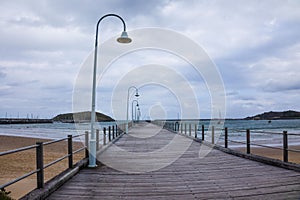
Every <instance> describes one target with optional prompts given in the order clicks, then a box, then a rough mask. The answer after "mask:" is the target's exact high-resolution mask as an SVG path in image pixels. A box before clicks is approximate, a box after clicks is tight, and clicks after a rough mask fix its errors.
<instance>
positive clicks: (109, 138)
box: [108, 126, 111, 141]
mask: <svg viewBox="0 0 300 200" xmlns="http://www.w3.org/2000/svg"><path fill="white" fill-rule="evenodd" d="M108 140H109V141H111V132H110V126H109V127H108Z"/></svg>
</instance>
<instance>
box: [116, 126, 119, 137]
mask: <svg viewBox="0 0 300 200" xmlns="http://www.w3.org/2000/svg"><path fill="white" fill-rule="evenodd" d="M116 134H117V136H119V130H118V125H116Z"/></svg>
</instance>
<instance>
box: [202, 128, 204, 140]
mask: <svg viewBox="0 0 300 200" xmlns="http://www.w3.org/2000/svg"><path fill="white" fill-rule="evenodd" d="M202 140H204V125H202Z"/></svg>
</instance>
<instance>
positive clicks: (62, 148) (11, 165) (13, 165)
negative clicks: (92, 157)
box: [0, 136, 84, 199]
mask: <svg viewBox="0 0 300 200" xmlns="http://www.w3.org/2000/svg"><path fill="white" fill-rule="evenodd" d="M38 141H40V142H46V141H49V140H46V139H37V138H26V137H15V136H0V151H1V152H2V151H7V150H11V149H16V148H20V147H24V146H30V145H33V144H35V143H36V142H38ZM82 146H83V144H82V143H81V142H74V143H73V151H75V150H76V149H78V148H80V147H82ZM65 154H67V144H66V141H62V142H59V143H55V144H51V145H47V146H45V147H44V164H47V163H50V162H51V161H54V160H56V159H58V158H60V157H62V156H64V155H65ZM82 158H84V151H82V152H79V153H77V154H75V155H74V163H76V162H78V161H79V160H81V159H82ZM0 163H1V165H0V174H1V176H0V184H3V183H6V182H8V181H10V180H13V179H15V178H17V177H19V176H22V175H24V174H25V173H28V172H30V171H32V170H34V169H35V166H36V163H35V149H31V150H27V151H23V152H19V153H15V154H10V155H5V156H1V157H0ZM67 167H68V160H67V159H65V160H63V161H61V162H59V163H57V164H55V165H53V166H51V167H48V168H47V169H45V181H47V180H50V179H51V178H53V177H54V176H56V175H57V174H59V173H60V172H62V171H63V170H65V169H67ZM35 188H36V175H32V176H30V177H28V178H26V179H24V180H22V181H19V182H18V183H15V184H13V185H12V186H9V187H7V188H6V190H7V191H11V194H10V196H11V197H13V198H16V199H18V198H20V197H22V196H24V195H25V194H27V193H28V192H29V191H31V190H33V189H35Z"/></svg>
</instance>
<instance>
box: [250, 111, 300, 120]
mask: <svg viewBox="0 0 300 200" xmlns="http://www.w3.org/2000/svg"><path fill="white" fill-rule="evenodd" d="M245 119H256V120H276V119H300V112H297V111H293V110H288V111H283V112H273V111H270V112H264V113H262V114H259V115H255V116H252V117H246V118H245Z"/></svg>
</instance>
